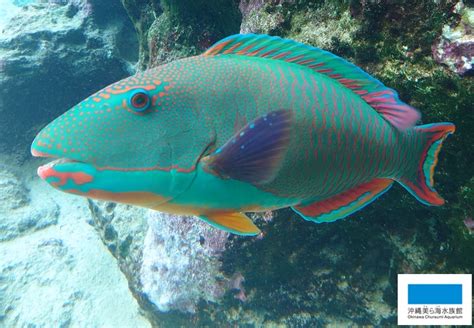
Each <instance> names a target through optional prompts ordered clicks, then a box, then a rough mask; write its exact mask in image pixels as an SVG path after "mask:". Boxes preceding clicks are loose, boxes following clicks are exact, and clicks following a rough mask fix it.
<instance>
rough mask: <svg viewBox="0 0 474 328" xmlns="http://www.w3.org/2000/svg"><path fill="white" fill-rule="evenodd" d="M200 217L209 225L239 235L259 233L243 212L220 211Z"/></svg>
mask: <svg viewBox="0 0 474 328" xmlns="http://www.w3.org/2000/svg"><path fill="white" fill-rule="evenodd" d="M199 218H200V219H202V220H204V221H206V222H207V223H209V224H210V225H212V226H214V227H216V228H218V229H221V230H224V231H227V232H230V233H233V234H236V235H241V236H255V235H258V234H259V233H260V229H258V228H257V226H256V225H255V224H253V222H252V220H250V219H249V218H248V217H247V216H246V215H245V214H242V213H237V212H220V213H212V214H207V215H202V216H200V217H199Z"/></svg>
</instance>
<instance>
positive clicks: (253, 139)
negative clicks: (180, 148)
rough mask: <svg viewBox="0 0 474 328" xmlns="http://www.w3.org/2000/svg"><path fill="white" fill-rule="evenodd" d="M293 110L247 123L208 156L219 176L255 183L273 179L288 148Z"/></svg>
mask: <svg viewBox="0 0 474 328" xmlns="http://www.w3.org/2000/svg"><path fill="white" fill-rule="evenodd" d="M292 120H293V113H292V111H289V110H279V111H274V112H270V113H268V114H266V115H265V116H262V117H259V118H258V119H256V120H255V121H253V122H251V123H249V124H247V125H246V126H245V127H244V128H243V129H242V130H241V131H239V132H238V133H237V134H236V135H235V136H234V137H233V138H231V139H230V140H229V141H227V142H226V143H225V144H224V145H223V146H222V147H221V148H219V149H217V150H216V152H215V153H214V154H212V155H210V156H208V157H207V158H205V163H206V164H207V167H208V168H209V169H210V170H212V171H214V172H216V173H217V174H218V175H221V176H224V177H229V178H232V179H236V180H240V181H244V182H249V183H252V184H255V185H260V184H264V183H266V182H269V181H271V180H272V179H273V178H274V177H275V175H276V174H277V172H278V169H279V168H280V164H281V161H282V159H283V157H284V155H285V154H286V151H287V150H288V145H289V141H290V131H291V123H292Z"/></svg>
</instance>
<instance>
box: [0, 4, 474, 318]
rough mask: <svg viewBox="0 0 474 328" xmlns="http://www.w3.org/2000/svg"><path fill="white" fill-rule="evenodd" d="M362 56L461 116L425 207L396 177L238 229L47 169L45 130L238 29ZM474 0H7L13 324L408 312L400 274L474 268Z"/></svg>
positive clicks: (4, 35)
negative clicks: (318, 207) (385, 186)
mask: <svg viewBox="0 0 474 328" xmlns="http://www.w3.org/2000/svg"><path fill="white" fill-rule="evenodd" d="M239 32H241V33H265V34H270V35H277V36H281V37H284V38H289V39H293V40H296V41H300V42H303V43H306V44H310V45H313V46H317V47H320V48H323V49H326V50H328V51H331V52H333V53H335V54H337V55H339V56H342V57H343V58H346V59H348V60H350V61H352V62H353V63H355V64H357V65H358V66H360V67H361V68H363V69H364V70H366V71H367V72H369V73H370V74H372V75H373V76H375V77H376V78H378V79H380V80H381V81H382V82H383V83H384V84H385V85H387V86H389V87H391V88H393V89H395V90H397V91H398V92H399V94H400V98H401V99H402V100H404V101H406V102H407V103H409V104H410V105H412V106H413V107H415V108H418V109H419V110H420V111H421V113H422V115H423V117H422V121H423V123H432V122H442V121H448V122H453V123H454V124H456V133H455V134H454V135H452V136H451V137H449V139H448V140H447V141H446V142H445V143H444V147H443V149H442V151H441V153H440V158H439V163H438V166H437V170H436V174H435V182H436V184H435V186H436V189H437V190H438V192H439V193H440V194H441V195H442V196H443V197H444V198H445V199H446V205H444V206H443V207H426V206H424V205H421V204H420V203H418V202H417V201H416V200H415V199H414V198H413V197H412V196H411V195H409V194H408V193H407V192H406V191H405V190H403V188H400V187H399V186H396V187H394V188H392V190H391V191H390V192H388V193H387V194H385V195H384V196H382V197H381V198H380V199H379V200H378V201H377V202H375V203H373V204H371V205H370V206H368V207H366V208H364V209H363V210H362V211H359V212H357V213H355V214H353V215H352V216H350V217H348V218H346V219H344V220H340V221H337V222H334V223H331V224H312V223H309V222H306V221H304V220H302V219H301V218H300V217H298V215H297V214H295V213H293V212H292V211H291V210H289V209H284V210H280V211H276V212H274V213H265V214H264V215H255V217H254V219H255V220H256V222H257V224H258V226H259V227H261V229H262V231H263V235H262V236H260V237H258V238H253V237H239V236H233V235H229V234H227V233H225V232H221V231H218V230H216V229H214V228H212V227H209V226H208V225H207V224H205V223H202V222H201V221H199V220H197V219H195V218H189V217H176V216H170V215H166V214H161V213H158V212H153V211H149V210H145V209H142V208H137V207H132V206H126V205H116V204H113V203H107V202H99V201H92V200H86V199H85V198H81V197H76V196H72V195H67V194H63V193H61V192H59V191H56V190H54V189H52V188H51V187H50V186H48V185H47V184H46V183H45V182H44V181H41V180H40V179H39V178H38V177H37V175H36V168H37V167H38V166H39V165H41V164H44V163H45V162H47V161H45V160H40V159H32V158H31V155H30V152H29V147H30V144H31V141H32V140H33V138H34V136H35V134H36V133H37V132H38V131H39V130H40V129H41V128H42V127H44V126H45V124H47V123H48V122H50V121H51V120H52V119H54V118H55V117H57V116H58V115H60V114H61V113H63V112H64V111H66V110H67V109H69V108H70V107H72V106H73V105H75V104H76V103H78V102H79V101H81V100H83V99H84V98H86V97H87V96H89V95H90V94H91V93H93V92H95V91H97V90H99V89H100V88H102V87H104V86H106V85H108V84H110V83H112V82H115V81H117V80H119V79H122V78H124V77H127V76H129V75H131V74H134V73H135V72H136V71H137V70H144V69H147V68H151V67H155V66H158V65H161V64H163V63H166V62H170V61H173V60H175V59H178V58H182V57H188V56H192V55H197V54H200V53H202V52H203V51H205V50H206V49H207V48H208V47H209V46H211V45H212V44H213V43H214V42H216V41H218V40H220V39H222V38H224V37H226V36H228V35H231V34H235V33H239ZM473 56H474V2H473V1H470V0H469V1H468V0H466V1H441V0H420V1H408V0H407V1H405V0H400V1H389V0H371V1H369V0H360V1H359V0H335V1H322V0H319V1H318V0H313V1H306V0H267V1H265V0H240V1H239V0H122V1H119V0H0V327H51V326H54V327H59V326H61V327H69V326H71V327H151V326H154V327H175V326H178V327H180V326H183V327H188V326H189V327H193V326H208V327H214V326H215V327H234V326H243V327H253V326H257V327H261V326H264V327H265V326H268V327H322V326H337V327H345V326H363V325H375V326H394V325H396V320H397V312H396V310H397V309H396V307H397V304H396V303H397V274H398V273H473V272H474V257H473V254H474V234H473V233H474V222H473V219H472V218H473V216H474V164H473V163H474V83H473V82H474V80H473V76H474V75H473V68H472V65H473V64H474V59H473Z"/></svg>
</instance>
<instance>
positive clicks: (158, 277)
mask: <svg viewBox="0 0 474 328" xmlns="http://www.w3.org/2000/svg"><path fill="white" fill-rule="evenodd" d="M148 226H149V228H148V232H147V235H146V238H145V244H144V247H143V262H142V268H141V275H140V279H141V282H142V285H143V292H144V293H145V294H146V295H147V296H148V298H149V299H150V301H151V302H153V303H154V304H155V305H156V306H157V307H158V309H159V310H160V311H164V312H166V311H169V310H180V311H183V312H191V313H194V312H195V311H196V307H197V304H198V302H199V301H200V300H201V299H202V300H205V301H207V302H217V301H218V300H219V299H220V298H221V297H222V296H223V295H224V293H225V291H226V289H227V286H228V282H227V279H226V278H225V277H224V276H223V275H222V273H221V272H220V268H221V263H220V258H219V257H220V255H221V254H222V252H223V251H224V250H225V245H226V242H227V239H228V236H229V234H228V233H227V232H224V231H221V230H218V229H215V228H213V227H211V226H210V225H209V224H207V223H205V222H202V221H201V220H199V219H197V218H195V217H187V216H176V215H170V214H164V213H160V212H154V211H150V212H149V214H148ZM234 285H235V286H234ZM233 288H238V289H241V281H239V282H237V284H235V283H233Z"/></svg>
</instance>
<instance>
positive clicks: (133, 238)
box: [88, 200, 148, 292]
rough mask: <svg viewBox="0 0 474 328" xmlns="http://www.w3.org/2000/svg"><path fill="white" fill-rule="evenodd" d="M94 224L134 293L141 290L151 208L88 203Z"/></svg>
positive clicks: (89, 201) (100, 202) (92, 201)
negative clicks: (148, 216)
mask: <svg viewBox="0 0 474 328" xmlns="http://www.w3.org/2000/svg"><path fill="white" fill-rule="evenodd" d="M88 203H89V209H90V211H91V219H90V221H89V224H91V225H92V226H93V227H94V228H95V229H96V230H97V232H98V233H99V236H100V238H101V239H102V241H103V243H104V244H105V246H106V247H107V248H108V250H109V251H110V253H112V255H113V256H114V257H115V258H116V259H117V262H118V265H119V267H120V270H122V272H123V273H124V275H125V277H126V278H127V279H128V281H129V285H130V288H131V290H132V291H134V292H139V291H140V290H141V282H140V270H141V263H142V257H143V244H144V240H145V235H146V233H147V230H148V222H147V219H146V215H147V214H146V213H147V211H148V210H147V209H144V208H140V207H136V206H129V205H123V204H114V203H110V202H102V201H94V200H88Z"/></svg>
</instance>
